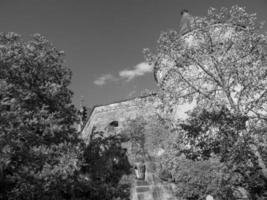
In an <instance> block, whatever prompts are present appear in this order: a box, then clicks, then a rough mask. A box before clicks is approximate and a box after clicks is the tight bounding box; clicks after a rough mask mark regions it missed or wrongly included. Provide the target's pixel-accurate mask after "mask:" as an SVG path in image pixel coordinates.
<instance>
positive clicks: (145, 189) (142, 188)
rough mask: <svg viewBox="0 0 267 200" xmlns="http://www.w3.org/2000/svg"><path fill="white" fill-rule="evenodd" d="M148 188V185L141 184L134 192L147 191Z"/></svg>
mask: <svg viewBox="0 0 267 200" xmlns="http://www.w3.org/2000/svg"><path fill="white" fill-rule="evenodd" d="M149 190H150V188H149V187H148V186H146V187H144V186H141V187H136V192H137V193H140V192H148V191H149Z"/></svg>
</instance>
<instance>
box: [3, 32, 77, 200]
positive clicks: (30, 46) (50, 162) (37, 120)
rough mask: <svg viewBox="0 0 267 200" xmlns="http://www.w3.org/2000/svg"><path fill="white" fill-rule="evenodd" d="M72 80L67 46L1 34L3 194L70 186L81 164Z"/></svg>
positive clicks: (52, 193)
mask: <svg viewBox="0 0 267 200" xmlns="http://www.w3.org/2000/svg"><path fill="white" fill-rule="evenodd" d="M70 81H71V71H70V70H69V69H67V68H66V67H65V64H64V59H63V52H62V51H59V50H57V49H56V48H55V47H54V46H53V45H52V44H51V43H50V42H49V41H48V40H47V39H45V38H44V37H42V36H40V35H38V34H36V35H34V36H33V37H32V39H31V40H29V41H25V40H23V39H22V38H21V37H20V36H19V35H17V34H15V33H1V34H0V111H1V115H0V121H1V125H0V144H1V145H0V154H1V156H0V170H1V173H0V174H2V175H1V176H0V185H1V186H0V199H60V198H63V196H64V194H65V193H68V192H69V188H68V187H69V186H70V185H71V184H69V183H70V182H71V179H68V177H71V176H74V173H75V171H76V170H77V169H78V168H79V167H78V166H79V161H78V160H79V157H78V153H77V151H78V148H79V147H78V145H76V144H77V142H78V141H79V140H78V138H77V133H76V130H75V128H74V126H73V124H74V122H76V121H77V116H76V113H77V111H76V109H75V107H74V105H73V104H72V102H71V97H72V92H71V91H70V90H69V89H68V86H69V84H70ZM74 144H75V145H76V147H74V146H73V145H74Z"/></svg>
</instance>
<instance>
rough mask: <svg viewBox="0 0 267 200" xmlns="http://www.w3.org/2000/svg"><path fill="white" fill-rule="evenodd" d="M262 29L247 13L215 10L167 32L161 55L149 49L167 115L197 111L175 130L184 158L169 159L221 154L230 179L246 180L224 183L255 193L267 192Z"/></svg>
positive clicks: (266, 62)
mask: <svg viewBox="0 0 267 200" xmlns="http://www.w3.org/2000/svg"><path fill="white" fill-rule="evenodd" d="M262 28H263V24H262V23H258V22H257V20H256V15H255V14H248V13H247V12H246V11H245V9H244V8H242V7H238V6H233V7H232V8H231V9H227V8H222V9H220V10H216V9H214V8H211V9H209V11H208V15H207V16H206V17H194V20H193V23H192V24H191V30H192V31H191V32H189V33H186V34H185V35H182V36H180V35H179V32H177V31H175V30H171V31H168V32H163V33H162V34H161V35H160V38H159V40H158V46H157V48H156V52H155V53H152V52H151V51H150V50H145V54H146V58H147V61H148V62H149V63H150V64H151V65H153V66H154V75H155V79H156V82H157V83H158V85H159V87H160V88H161V90H162V91H161V93H160V95H159V96H160V97H161V98H162V100H163V104H162V105H163V109H162V112H163V114H165V116H170V115H171V114H172V112H173V111H174V106H176V105H177V104H178V105H179V104H183V103H192V106H193V105H194V112H193V113H191V115H189V119H188V120H187V121H186V123H182V124H181V123H180V122H174V123H172V125H173V126H174V128H175V129H178V130H179V131H180V134H181V136H180V138H178V140H176V142H178V143H179V145H177V144H174V145H173V146H174V148H175V149H176V150H175V152H177V154H176V155H175V154H173V153H171V152H170V151H167V152H166V154H167V153H169V154H170V155H168V156H166V157H165V159H169V161H171V160H175V159H176V157H177V155H180V154H179V153H181V152H183V153H184V154H185V155H186V157H187V158H189V159H193V160H207V159H210V157H211V155H214V154H215V155H216V156H218V157H219V160H220V162H222V163H224V164H225V170H224V172H223V174H225V175H226V174H228V175H230V176H228V177H231V176H232V177H236V176H238V177H240V174H241V177H242V178H240V179H234V180H233V179H231V178H228V179H226V182H225V183H227V184H229V186H231V187H232V186H233V187H234V186H237V185H242V186H244V187H245V188H246V189H248V190H249V191H250V192H254V193H257V192H259V193H260V192H262V190H264V187H266V182H265V183H264V179H263V177H262V176H263V175H264V176H265V178H267V168H266V163H264V161H265V158H264V155H266V145H264V144H263V143H264V141H266V140H265V139H264V138H265V135H266V131H264V130H266V127H267V123H266V122H267V104H266V102H267V73H266V72H267V54H266V47H267V37H266V35H264V34H263V32H262V30H263V29H262ZM166 114H167V115H166ZM182 136H184V137H182ZM171 147H172V145H171V146H170V148H171ZM175 167H178V166H177V165H176V166H174V168H175ZM258 168H260V169H262V173H260V172H259V171H258V170H257V169H258ZM253 180H254V181H253ZM253 183H254V185H253ZM258 190H261V191H258ZM265 190H266V188H265ZM255 198H256V197H255ZM226 199H227V198H226Z"/></svg>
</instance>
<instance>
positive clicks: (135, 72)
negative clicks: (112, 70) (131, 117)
mask: <svg viewBox="0 0 267 200" xmlns="http://www.w3.org/2000/svg"><path fill="white" fill-rule="evenodd" d="M152 71H153V66H151V65H149V64H147V63H146V62H142V63H139V64H138V65H135V66H134V67H133V68H132V69H124V70H121V71H119V72H118V78H117V77H115V76H113V75H112V74H104V75H102V76H100V77H98V78H97V79H96V80H95V81H94V84H95V85H98V86H102V85H105V84H107V83H108V82H115V81H118V80H125V81H127V82H129V81H131V80H133V79H134V78H136V77H138V76H144V75H145V74H147V73H151V72H152Z"/></svg>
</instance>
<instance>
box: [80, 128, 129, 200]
mask: <svg viewBox="0 0 267 200" xmlns="http://www.w3.org/2000/svg"><path fill="white" fill-rule="evenodd" d="M127 141H128V137H125V136H123V135H121V134H112V133H110V134H109V135H108V136H107V133H105V132H96V131H94V130H93V131H92V134H91V135H90V143H89V144H88V146H87V147H86V148H85V151H84V152H83V159H84V161H83V164H82V168H81V171H80V175H81V177H83V179H84V181H85V182H86V181H87V184H82V183H81V182H80V183H78V184H77V186H78V187H76V190H77V191H76V194H77V197H84V198H90V199H95V200H97V199H99V200H105V199H107V200H110V199H114V200H115V199H121V200H127V199H129V198H130V180H131V178H130V177H129V175H130V173H131V165H130V163H129V161H128V157H127V155H126V152H127V149H125V148H123V147H122V143H124V142H127ZM127 177H128V178H127ZM123 178H124V181H123ZM79 186H82V187H83V188H84V189H83V190H80V191H78V190H79ZM86 187H87V188H86Z"/></svg>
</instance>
